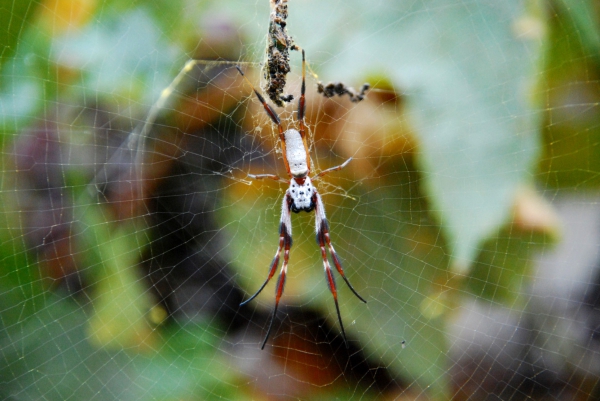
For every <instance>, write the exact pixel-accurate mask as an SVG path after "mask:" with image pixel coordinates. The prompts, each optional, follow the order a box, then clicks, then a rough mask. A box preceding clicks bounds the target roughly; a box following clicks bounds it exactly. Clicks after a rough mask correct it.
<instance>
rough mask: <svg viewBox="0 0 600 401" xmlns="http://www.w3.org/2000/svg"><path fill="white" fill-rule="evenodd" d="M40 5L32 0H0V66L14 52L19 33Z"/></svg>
mask: <svg viewBox="0 0 600 401" xmlns="http://www.w3.org/2000/svg"><path fill="white" fill-rule="evenodd" d="M40 6H41V2H39V1H34V0H19V1H15V0H1V1H0V27H1V28H0V67H2V65H4V62H5V61H6V60H8V59H10V57H11V56H12V55H13V54H14V53H15V52H16V50H17V47H18V46H19V40H20V39H21V34H22V33H23V32H25V31H26V30H27V26H28V25H29V20H30V19H31V18H32V17H33V16H34V15H35V12H36V11H37V9H38V8H40Z"/></svg>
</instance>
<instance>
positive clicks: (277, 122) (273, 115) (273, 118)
mask: <svg viewBox="0 0 600 401" xmlns="http://www.w3.org/2000/svg"><path fill="white" fill-rule="evenodd" d="M303 54H304V53H303ZM235 68H237V70H238V72H239V73H240V74H241V75H242V77H244V79H245V80H246V82H247V83H248V84H249V85H250V87H251V88H252V90H253V91H254V94H255V95H256V97H257V98H258V101H259V102H261V103H262V105H263V107H264V109H265V111H266V112H267V114H268V115H269V117H270V118H271V121H273V123H274V124H275V125H277V129H278V130H279V141H280V143H281V151H282V154H283V163H284V164H285V168H286V170H287V172H288V174H290V165H289V164H288V161H287V156H286V155H287V153H286V151H285V135H284V134H283V127H282V126H281V120H280V119H279V116H278V115H277V113H276V112H275V110H273V108H272V107H271V106H270V105H269V103H267V102H266V101H265V98H264V97H262V95H261V94H260V93H259V92H258V91H257V90H256V88H255V87H254V85H252V82H250V80H249V79H248V78H246V75H244V73H243V72H242V69H241V68H240V66H239V65H236V66H235ZM302 126H304V124H302Z"/></svg>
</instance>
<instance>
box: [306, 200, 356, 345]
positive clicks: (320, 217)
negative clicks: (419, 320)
mask: <svg viewBox="0 0 600 401" xmlns="http://www.w3.org/2000/svg"><path fill="white" fill-rule="evenodd" d="M313 201H314V203H315V223H316V228H317V243H318V244H319V247H320V248H321V257H322V259H323V267H324V269H325V278H326V279H327V285H328V287H329V290H330V291H331V295H333V301H334V302H335V309H336V312H337V315H338V321H339V322H340V328H341V330H342V336H343V337H344V342H345V343H346V348H348V341H347V340H346V332H345V330H344V324H343V323H342V315H341V314H340V307H339V305H338V299H337V288H336V285H335V279H334V277H333V274H332V272H331V267H330V265H329V260H328V258H327V253H326V251H325V245H327V246H328V248H329V253H330V254H331V258H332V259H333V264H334V265H335V267H336V269H337V271H338V273H339V274H340V276H342V278H343V279H344V281H345V282H346V284H347V285H348V288H350V290H351V291H352V292H353V293H354V295H356V297H357V298H358V299H360V300H361V301H363V302H364V303H366V302H367V301H365V300H364V299H363V298H362V297H361V296H360V295H358V293H357V292H356V290H355V289H354V287H352V285H351V284H350V282H349V281H348V278H347V277H346V274H344V269H343V268H342V265H341V263H340V260H339V258H338V256H337V253H336V252H335V249H333V245H332V244H331V240H330V238H329V223H327V219H326V217H325V208H324V207H323V201H322V200H321V196H320V195H319V194H318V193H317V192H315V194H314V195H313Z"/></svg>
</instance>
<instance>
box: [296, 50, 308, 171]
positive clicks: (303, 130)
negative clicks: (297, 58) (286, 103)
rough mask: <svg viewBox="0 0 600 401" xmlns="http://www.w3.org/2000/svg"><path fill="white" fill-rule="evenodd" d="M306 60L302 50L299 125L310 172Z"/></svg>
mask: <svg viewBox="0 0 600 401" xmlns="http://www.w3.org/2000/svg"><path fill="white" fill-rule="evenodd" d="M305 93H306V58H305V56H304V49H302V86H301V87H300V99H298V125H299V126H300V136H301V137H302V142H303V143H304V149H305V150H306V166H307V167H308V170H309V171H310V155H309V154H308V144H307V143H306V126H305V124H304V112H305V111H306V96H305Z"/></svg>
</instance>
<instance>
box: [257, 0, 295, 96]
mask: <svg viewBox="0 0 600 401" xmlns="http://www.w3.org/2000/svg"><path fill="white" fill-rule="evenodd" d="M287 2H288V0H271V8H272V10H271V15H270V16H269V34H268V36H267V62H266V63H265V66H264V76H265V79H266V80H267V82H266V84H265V86H264V87H263V90H264V91H265V93H266V94H267V96H269V98H270V99H271V100H272V101H273V103H275V104H276V105H277V106H279V107H283V106H285V104H284V102H291V101H292V100H293V99H294V96H293V95H291V94H288V95H283V89H284V88H285V84H286V76H287V74H288V72H290V55H289V51H290V50H296V51H297V50H300V48H299V47H298V46H296V45H295V44H294V41H293V40H292V37H291V36H288V34H287V31H286V25H287V22H286V19H287V17H288V10H287Z"/></svg>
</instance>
